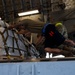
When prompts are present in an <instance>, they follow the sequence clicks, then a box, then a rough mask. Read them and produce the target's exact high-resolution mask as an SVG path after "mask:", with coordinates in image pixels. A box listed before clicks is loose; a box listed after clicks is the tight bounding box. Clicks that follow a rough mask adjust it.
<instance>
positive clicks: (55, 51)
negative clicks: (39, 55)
mask: <svg viewBox="0 0 75 75" xmlns="http://www.w3.org/2000/svg"><path fill="white" fill-rule="evenodd" d="M44 50H45V51H46V52H49V53H56V54H62V55H65V56H66V57H71V56H73V54H72V53H71V52H69V51H65V50H60V49H58V48H45V49H44Z"/></svg>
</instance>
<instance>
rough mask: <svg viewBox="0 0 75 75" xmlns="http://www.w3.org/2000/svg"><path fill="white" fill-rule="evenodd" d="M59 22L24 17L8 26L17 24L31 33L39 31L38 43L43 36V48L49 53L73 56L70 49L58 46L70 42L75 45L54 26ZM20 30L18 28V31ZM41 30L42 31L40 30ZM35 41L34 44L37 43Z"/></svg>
mask: <svg viewBox="0 0 75 75" xmlns="http://www.w3.org/2000/svg"><path fill="white" fill-rule="evenodd" d="M58 25H59V24H51V23H45V22H41V21H34V20H30V19H25V20H23V21H21V22H19V23H17V25H12V26H10V27H9V29H12V28H17V27H19V26H24V30H26V29H27V30H28V31H30V32H33V33H41V35H40V37H39V39H38V41H37V42H38V43H40V42H41V41H40V40H41V39H42V38H44V39H45V41H44V42H43V43H44V50H45V51H46V52H49V53H56V54H63V55H64V56H73V54H72V52H71V51H68V50H63V49H61V48H58V47H59V46H60V45H62V44H64V43H70V44H71V45H75V43H74V42H73V41H71V40H69V39H66V38H65V36H63V35H62V34H61V33H60V32H59V31H58V29H57V28H56V27H57V26H58ZM60 26H61V25H60ZM21 31H22V30H21V29H20V32H21ZM41 31H42V32H41ZM37 42H36V45H37V44H38V43H37Z"/></svg>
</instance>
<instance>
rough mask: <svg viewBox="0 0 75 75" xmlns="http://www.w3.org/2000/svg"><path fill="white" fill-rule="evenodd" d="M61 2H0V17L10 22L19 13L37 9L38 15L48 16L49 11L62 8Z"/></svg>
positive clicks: (53, 0) (60, 0)
mask: <svg viewBox="0 0 75 75" xmlns="http://www.w3.org/2000/svg"><path fill="white" fill-rule="evenodd" d="M62 3H63V0H0V17H2V19H4V20H8V21H11V20H13V19H15V18H17V17H18V15H17V14H18V13H19V12H23V11H29V10H33V9H39V10H40V13H43V14H44V15H47V16H49V14H50V12H51V11H58V10H59V8H60V7H61V9H63V8H64V6H63V5H62V6H61V4H62Z"/></svg>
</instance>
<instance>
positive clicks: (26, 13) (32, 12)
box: [18, 10, 39, 16]
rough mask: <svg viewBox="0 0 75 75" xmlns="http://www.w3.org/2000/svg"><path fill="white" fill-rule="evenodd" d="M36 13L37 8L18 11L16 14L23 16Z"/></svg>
mask: <svg viewBox="0 0 75 75" xmlns="http://www.w3.org/2000/svg"><path fill="white" fill-rule="evenodd" d="M37 13H39V11H38V10H32V11H27V12H21V13H18V15H19V16H25V15H32V14H37Z"/></svg>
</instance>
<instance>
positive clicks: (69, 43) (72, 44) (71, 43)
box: [65, 39, 75, 46]
mask: <svg viewBox="0 0 75 75" xmlns="http://www.w3.org/2000/svg"><path fill="white" fill-rule="evenodd" d="M65 43H66V44H67V45H69V46H75V42H74V41H73V40H70V39H66V40H65Z"/></svg>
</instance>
